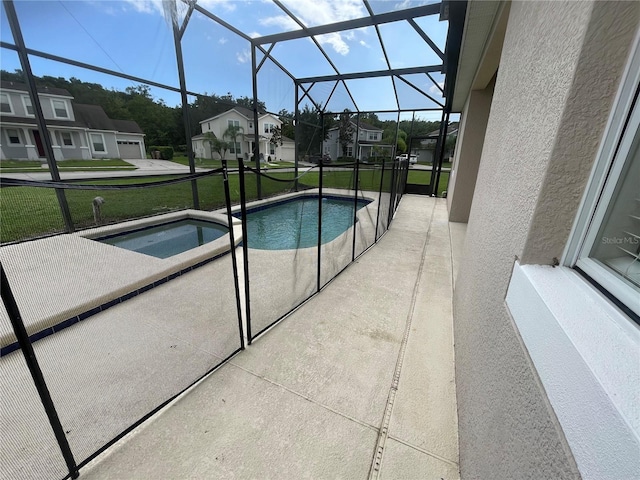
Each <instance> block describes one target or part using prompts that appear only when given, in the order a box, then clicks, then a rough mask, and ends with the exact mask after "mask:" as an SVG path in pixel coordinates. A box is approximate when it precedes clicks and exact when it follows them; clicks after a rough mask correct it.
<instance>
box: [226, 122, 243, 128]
mask: <svg viewBox="0 0 640 480" xmlns="http://www.w3.org/2000/svg"><path fill="white" fill-rule="evenodd" d="M239 126H240V120H227V128H229V127H239Z"/></svg>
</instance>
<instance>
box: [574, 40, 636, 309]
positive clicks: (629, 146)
mask: <svg viewBox="0 0 640 480" xmlns="http://www.w3.org/2000/svg"><path fill="white" fill-rule="evenodd" d="M639 50H640V49H639ZM634 64H635V67H634ZM631 66H632V68H630V70H629V72H636V73H635V74H631V73H629V74H628V75H627V78H626V79H625V81H624V82H623V84H622V87H621V90H620V92H619V94H618V99H617V101H616V104H615V106H614V109H613V112H612V115H611V117H610V120H609V124H608V126H607V131H606V134H605V138H604V141H603V142H602V145H601V147H600V151H599V154H598V159H597V160H596V164H595V166H594V170H593V172H592V176H591V179H590V182H589V186H588V187H587V191H586V194H585V198H584V200H583V205H582V207H581V210H580V212H579V214H578V219H577V220H576V222H575V226H574V232H573V235H572V238H571V240H570V243H569V246H568V247H567V253H566V254H565V259H564V264H565V265H567V266H573V267H577V269H578V270H579V271H580V272H582V273H583V274H586V275H587V277H588V278H589V279H590V280H592V281H593V282H594V283H595V284H596V286H597V287H598V288H599V289H600V290H602V291H603V292H605V294H606V295H607V296H609V297H610V298H611V299H612V300H614V301H615V302H616V303H617V304H618V305H619V306H620V307H621V308H622V310H623V311H625V313H627V314H628V315H629V316H631V317H632V318H634V319H635V320H636V321H640V301H639V299H640V191H639V190H638V178H640V100H638V97H639V94H640V74H638V73H637V72H638V71H639V68H640V51H639V52H637V53H636V54H635V55H634V57H633V59H632V63H631Z"/></svg>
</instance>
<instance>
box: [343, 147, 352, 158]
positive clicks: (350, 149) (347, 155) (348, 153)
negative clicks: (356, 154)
mask: <svg viewBox="0 0 640 480" xmlns="http://www.w3.org/2000/svg"><path fill="white" fill-rule="evenodd" d="M345 156H346V157H353V147H347V151H346V152H345Z"/></svg>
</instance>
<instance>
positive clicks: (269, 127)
mask: <svg viewBox="0 0 640 480" xmlns="http://www.w3.org/2000/svg"><path fill="white" fill-rule="evenodd" d="M274 128H276V124H275V123H264V124H263V130H264V131H263V133H273V129H274Z"/></svg>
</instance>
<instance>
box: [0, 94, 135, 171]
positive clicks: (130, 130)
mask: <svg viewBox="0 0 640 480" xmlns="http://www.w3.org/2000/svg"><path fill="white" fill-rule="evenodd" d="M38 98H39V99H40V105H41V107H42V112H43V114H44V118H45V120H46V122H47V129H48V130H49V134H50V137H51V142H52V146H53V154H54V157H55V160H69V159H85V160H88V159H92V158H145V156H146V155H145V145H144V133H143V132H142V130H141V129H140V127H139V126H138V124H137V123H136V122H134V121H131V120H113V119H111V118H109V117H108V116H107V114H106V113H105V111H104V110H103V109H102V107H100V106H99V105H85V104H80V103H75V102H74V101H73V96H72V95H71V94H70V93H69V92H68V91H66V90H64V89H62V88H52V87H38ZM0 124H1V125H0V158H1V159H12V160H38V159H41V158H44V157H45V149H44V145H43V141H42V137H41V135H40V132H39V131H38V127H37V124H36V119H35V114H34V109H33V105H32V104H31V98H30V97H29V94H28V90H27V86H26V85H25V84H21V83H16V82H1V83H0Z"/></svg>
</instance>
